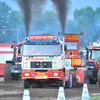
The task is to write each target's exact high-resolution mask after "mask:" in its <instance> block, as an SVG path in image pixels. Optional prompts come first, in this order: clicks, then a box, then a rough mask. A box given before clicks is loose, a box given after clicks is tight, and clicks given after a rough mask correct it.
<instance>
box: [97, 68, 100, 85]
mask: <svg viewBox="0 0 100 100" xmlns="http://www.w3.org/2000/svg"><path fill="white" fill-rule="evenodd" d="M97 77H98V84H99V85H100V68H99V70H98V76H97Z"/></svg>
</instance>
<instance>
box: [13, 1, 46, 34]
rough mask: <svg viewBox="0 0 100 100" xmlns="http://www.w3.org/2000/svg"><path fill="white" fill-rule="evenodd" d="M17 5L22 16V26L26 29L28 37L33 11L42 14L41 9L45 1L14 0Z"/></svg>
mask: <svg viewBox="0 0 100 100" xmlns="http://www.w3.org/2000/svg"><path fill="white" fill-rule="evenodd" d="M15 1H17V3H18V4H19V6H20V8H21V10H22V12H23V15H24V24H25V29H26V34H27V36H28V35H29V28H30V22H31V19H32V12H33V11H36V12H37V11H40V12H42V7H43V5H44V4H45V3H46V1H45V0H15Z"/></svg>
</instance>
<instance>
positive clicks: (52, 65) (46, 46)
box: [21, 35, 72, 88]
mask: <svg viewBox="0 0 100 100" xmlns="http://www.w3.org/2000/svg"><path fill="white" fill-rule="evenodd" d="M66 50H67V46H65V45H64V42H63V41H61V40H59V39H58V38H57V39H55V36H54V35H29V39H28V40H26V42H25V43H23V54H22V65H21V66H22V69H23V71H22V79H23V80H24V88H30V85H31V84H33V83H34V84H38V85H39V86H42V85H43V84H47V85H51V84H56V85H57V86H58V87H60V86H63V87H68V88H70V87H72V74H71V71H70V70H69V69H67V68H66V65H65V51H66Z"/></svg>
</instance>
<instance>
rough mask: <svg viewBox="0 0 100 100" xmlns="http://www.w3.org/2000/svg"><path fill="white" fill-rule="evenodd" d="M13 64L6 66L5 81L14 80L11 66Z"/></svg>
mask: <svg viewBox="0 0 100 100" xmlns="http://www.w3.org/2000/svg"><path fill="white" fill-rule="evenodd" d="M12 65H13V64H12V63H6V64H5V66H4V81H5V82H7V81H10V80H12V75H11V66H12Z"/></svg>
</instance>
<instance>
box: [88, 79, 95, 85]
mask: <svg viewBox="0 0 100 100" xmlns="http://www.w3.org/2000/svg"><path fill="white" fill-rule="evenodd" d="M89 83H90V84H96V83H97V82H96V81H94V80H93V79H89Z"/></svg>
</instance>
